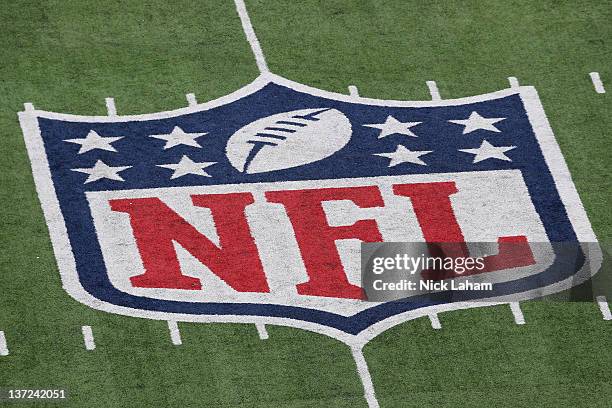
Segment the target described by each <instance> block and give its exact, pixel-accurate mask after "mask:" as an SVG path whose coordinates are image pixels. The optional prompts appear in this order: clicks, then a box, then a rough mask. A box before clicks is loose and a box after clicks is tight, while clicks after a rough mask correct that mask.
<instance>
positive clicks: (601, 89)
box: [589, 72, 606, 94]
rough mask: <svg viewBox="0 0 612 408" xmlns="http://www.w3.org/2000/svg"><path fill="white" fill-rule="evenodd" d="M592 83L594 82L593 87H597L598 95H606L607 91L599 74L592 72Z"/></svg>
mask: <svg viewBox="0 0 612 408" xmlns="http://www.w3.org/2000/svg"><path fill="white" fill-rule="evenodd" d="M589 75H590V76H591V81H593V86H594V87H595V92H597V93H598V94H604V93H606V89H605V88H604V86H603V82H601V77H600V76H599V72H590V73H589Z"/></svg>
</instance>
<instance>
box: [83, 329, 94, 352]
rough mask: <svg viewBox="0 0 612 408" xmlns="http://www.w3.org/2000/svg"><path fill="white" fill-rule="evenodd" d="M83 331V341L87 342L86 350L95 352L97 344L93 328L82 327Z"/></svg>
mask: <svg viewBox="0 0 612 408" xmlns="http://www.w3.org/2000/svg"><path fill="white" fill-rule="evenodd" d="M81 331H82V332H83V340H84V341H85V348H86V349H87V350H95V348H96V343H95V342H94V337H93V332H92V331H91V326H82V327H81Z"/></svg>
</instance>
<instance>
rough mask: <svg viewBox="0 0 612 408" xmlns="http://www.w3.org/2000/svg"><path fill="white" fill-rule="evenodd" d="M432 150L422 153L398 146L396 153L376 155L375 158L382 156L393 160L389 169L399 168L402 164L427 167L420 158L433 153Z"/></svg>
mask: <svg viewBox="0 0 612 408" xmlns="http://www.w3.org/2000/svg"><path fill="white" fill-rule="evenodd" d="M431 152H432V150H421V151H414V152H413V151H412V150H410V149H407V148H406V147H404V146H402V145H397V149H396V150H395V151H394V152H389V153H375V154H374V155H375V156H382V157H387V158H389V159H391V161H390V162H389V167H393V166H397V165H398V164H402V163H414V164H420V165H422V166H427V163H425V162H424V161H423V160H421V159H419V157H421V156H423V155H424V154H427V153H431Z"/></svg>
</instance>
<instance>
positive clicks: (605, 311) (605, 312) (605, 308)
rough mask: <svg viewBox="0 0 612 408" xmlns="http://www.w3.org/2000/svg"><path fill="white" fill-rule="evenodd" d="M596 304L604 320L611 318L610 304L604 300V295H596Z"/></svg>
mask: <svg viewBox="0 0 612 408" xmlns="http://www.w3.org/2000/svg"><path fill="white" fill-rule="evenodd" d="M597 304H598V305H599V310H601V314H602V316H603V319H604V320H612V313H610V306H609V305H608V302H607V301H606V297H605V296H597Z"/></svg>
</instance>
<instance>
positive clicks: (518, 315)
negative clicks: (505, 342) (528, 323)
mask: <svg viewBox="0 0 612 408" xmlns="http://www.w3.org/2000/svg"><path fill="white" fill-rule="evenodd" d="M510 310H512V315H513V316H514V322H515V323H516V324H525V316H523V311H522V310H521V305H520V304H519V302H510Z"/></svg>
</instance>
